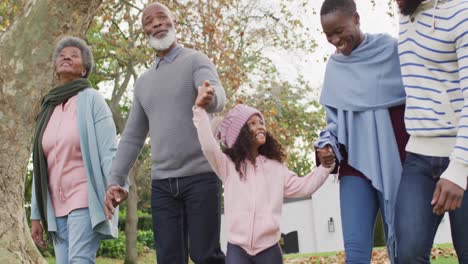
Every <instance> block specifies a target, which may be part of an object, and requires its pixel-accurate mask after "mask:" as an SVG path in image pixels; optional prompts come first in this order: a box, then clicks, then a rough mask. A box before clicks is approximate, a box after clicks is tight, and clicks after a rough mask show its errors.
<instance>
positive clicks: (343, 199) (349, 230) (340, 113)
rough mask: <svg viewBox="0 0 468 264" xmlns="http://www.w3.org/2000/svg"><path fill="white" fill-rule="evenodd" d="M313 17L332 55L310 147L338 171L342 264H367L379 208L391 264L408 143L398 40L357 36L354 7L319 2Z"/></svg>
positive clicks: (334, 0)
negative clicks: (319, 125) (319, 124)
mask: <svg viewBox="0 0 468 264" xmlns="http://www.w3.org/2000/svg"><path fill="white" fill-rule="evenodd" d="M320 16H321V23H322V28H323V31H324V33H325V35H326V36H327V40H328V42H330V43H331V44H332V45H334V46H335V47H336V52H335V54H333V55H331V56H330V59H329V61H328V63H327V68H326V73H325V79H324V84H323V87H322V94H321V96H320V103H321V104H322V105H324V107H325V109H326V114H327V127H326V128H325V129H324V131H322V132H321V133H320V137H319V139H318V141H317V142H316V144H315V146H316V148H317V158H318V162H319V163H322V164H323V165H325V166H331V164H333V162H334V161H335V158H336V159H337V161H338V162H337V164H339V168H338V169H337V171H338V175H339V179H340V208H341V218H342V227H343V240H344V247H345V253H346V263H348V264H350V263H370V261H371V254H372V246H373V233H374V224H375V220H376V216H377V212H378V210H379V209H380V211H381V213H382V216H383V219H384V229H385V233H386V237H387V245H388V252H389V255H390V259H391V260H392V263H393V255H394V250H393V248H394V228H393V222H394V206H395V198H396V194H397V189H398V185H399V182H400V178H401V171H402V161H403V160H404V153H405V152H404V147H405V145H406V141H407V139H408V136H407V134H406V130H405V127H404V117H403V116H404V107H405V106H404V103H405V91H404V87H403V84H402V80H401V72H400V65H399V59H398V53H397V40H396V39H394V38H392V37H390V36H388V35H386V34H364V33H363V32H362V31H361V29H360V22H359V19H360V18H359V14H358V13H357V12H356V4H355V3H354V1H353V0H325V1H324V3H323V5H322V8H321V12H320Z"/></svg>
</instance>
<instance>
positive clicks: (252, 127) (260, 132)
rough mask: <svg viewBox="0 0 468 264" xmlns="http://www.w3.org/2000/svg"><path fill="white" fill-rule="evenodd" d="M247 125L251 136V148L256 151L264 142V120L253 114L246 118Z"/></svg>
mask: <svg viewBox="0 0 468 264" xmlns="http://www.w3.org/2000/svg"><path fill="white" fill-rule="evenodd" d="M247 126H248V127H249V132H250V136H251V137H252V148H253V149H252V150H253V151H255V152H257V151H258V148H259V147H260V146H262V145H263V144H265V142H266V128H265V122H264V121H263V119H262V118H261V117H260V116H259V115H253V116H251V117H250V118H249V120H247Z"/></svg>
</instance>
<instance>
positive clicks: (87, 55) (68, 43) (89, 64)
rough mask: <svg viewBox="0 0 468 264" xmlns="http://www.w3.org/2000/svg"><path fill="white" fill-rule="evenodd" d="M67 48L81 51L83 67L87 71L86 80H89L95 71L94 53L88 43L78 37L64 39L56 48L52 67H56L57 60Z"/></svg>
mask: <svg viewBox="0 0 468 264" xmlns="http://www.w3.org/2000/svg"><path fill="white" fill-rule="evenodd" d="M66 47H76V48H79V49H80V50H81V58H82V61H83V66H84V68H85V70H86V73H85V75H84V76H83V77H84V78H88V76H89V74H91V71H92V70H93V64H94V59H93V53H92V52H91V48H90V47H89V46H88V44H86V42H85V41H84V40H82V39H80V38H77V37H63V38H62V39H61V40H60V41H59V42H58V43H57V45H56V46H55V50H54V54H53V55H52V65H54V67H55V62H57V58H58V56H59V54H60V52H61V51H62V49H63V48H66Z"/></svg>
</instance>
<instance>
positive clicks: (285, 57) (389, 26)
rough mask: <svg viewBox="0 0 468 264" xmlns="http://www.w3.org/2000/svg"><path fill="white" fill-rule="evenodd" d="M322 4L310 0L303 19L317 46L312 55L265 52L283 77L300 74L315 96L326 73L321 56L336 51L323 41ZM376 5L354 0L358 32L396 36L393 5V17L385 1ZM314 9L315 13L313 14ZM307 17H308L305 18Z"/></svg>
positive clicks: (315, 0)
mask: <svg viewBox="0 0 468 264" xmlns="http://www.w3.org/2000/svg"><path fill="white" fill-rule="evenodd" d="M322 2H323V1H321V0H311V1H309V5H308V7H307V12H306V13H305V14H304V16H303V17H302V21H303V22H304V24H305V26H308V27H310V28H313V29H314V31H313V37H314V38H315V41H316V42H317V44H318V47H317V49H316V52H315V53H314V54H293V55H291V53H290V52H278V51H273V50H267V51H265V54H266V55H267V56H268V57H269V58H270V59H272V61H273V63H274V64H275V65H276V66H277V67H278V69H279V72H280V73H281V76H282V78H285V79H287V80H294V79H296V78H297V76H298V75H299V74H302V75H303V76H304V78H305V79H306V80H307V81H309V83H310V84H311V86H312V87H313V88H314V89H317V93H314V94H315V96H317V97H318V95H319V89H320V87H321V84H322V82H323V76H324V73H325V66H326V62H325V61H324V60H323V58H324V57H328V56H329V54H331V53H332V52H333V51H334V50H335V49H334V47H333V46H332V45H331V44H329V43H328V42H327V40H326V37H325V35H324V34H323V33H322V29H321V26H320V15H319V14H320V7H321V4H322ZM375 2H376V6H375V7H373V6H372V4H371V1H370V0H356V5H357V9H358V13H359V15H360V18H361V20H360V21H361V29H362V31H363V32H364V33H382V32H384V33H388V34H389V35H392V36H394V37H397V35H398V12H397V10H396V4H395V3H393V4H392V6H391V10H392V11H393V14H395V15H394V16H393V17H391V16H389V15H388V14H387V12H388V11H389V7H388V5H387V2H388V1H387V0H376V1H375ZM313 10H315V11H316V14H315V15H311V14H313ZM307 14H308V15H307Z"/></svg>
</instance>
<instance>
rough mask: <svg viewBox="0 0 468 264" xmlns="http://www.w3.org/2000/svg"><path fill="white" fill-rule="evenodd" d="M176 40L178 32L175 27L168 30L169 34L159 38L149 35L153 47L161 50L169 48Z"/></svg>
mask: <svg viewBox="0 0 468 264" xmlns="http://www.w3.org/2000/svg"><path fill="white" fill-rule="evenodd" d="M175 40H176V32H175V29H174V28H170V29H169V30H168V32H167V35H166V36H165V37H164V38H162V39H158V38H155V37H153V36H149V37H148V42H149V44H150V46H151V47H153V49H155V50H157V51H160V50H167V49H168V48H170V47H171V45H172V44H173V43H174V41H175Z"/></svg>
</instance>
